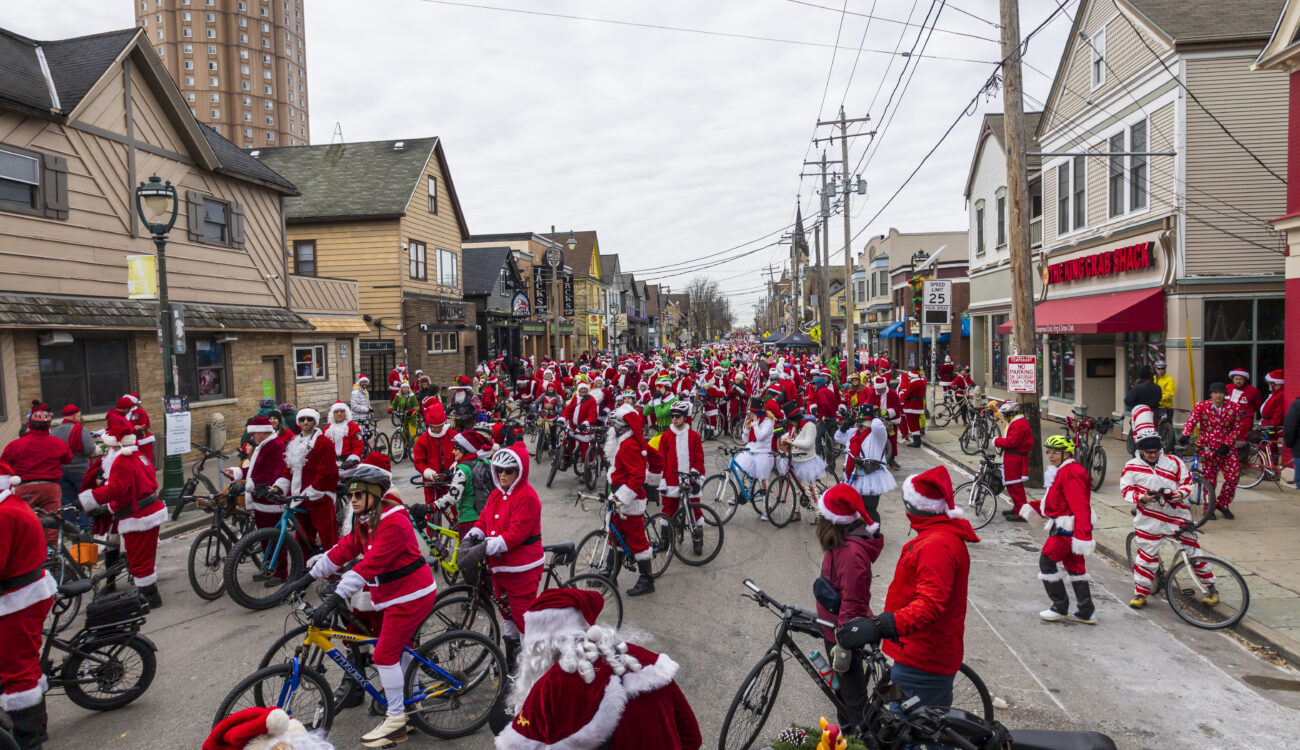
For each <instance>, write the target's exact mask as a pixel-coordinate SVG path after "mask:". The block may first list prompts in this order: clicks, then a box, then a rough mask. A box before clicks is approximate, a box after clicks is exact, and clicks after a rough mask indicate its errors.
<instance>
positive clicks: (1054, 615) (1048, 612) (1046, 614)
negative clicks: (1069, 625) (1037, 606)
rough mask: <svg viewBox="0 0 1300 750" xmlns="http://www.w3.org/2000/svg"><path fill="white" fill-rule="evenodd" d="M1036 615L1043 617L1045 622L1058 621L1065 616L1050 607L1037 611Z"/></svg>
mask: <svg viewBox="0 0 1300 750" xmlns="http://www.w3.org/2000/svg"><path fill="white" fill-rule="evenodd" d="M1038 616H1039V617H1041V618H1043V619H1044V620H1046V621H1047V622H1060V621H1061V620H1064V619H1065V618H1066V617H1067V616H1066V615H1063V614H1061V613H1060V612H1057V611H1056V610H1054V609H1051V608H1048V609H1045V610H1043V611H1042V612H1039V613H1038Z"/></svg>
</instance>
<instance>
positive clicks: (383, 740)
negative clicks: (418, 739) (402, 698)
mask: <svg viewBox="0 0 1300 750" xmlns="http://www.w3.org/2000/svg"><path fill="white" fill-rule="evenodd" d="M406 733H407V724H406V714H398V715H397V716H393V715H391V714H390V715H388V716H385V717H384V720H383V722H382V723H381V724H380V725H379V726H377V727H375V728H374V729H371V730H370V731H369V732H366V733H365V734H363V735H361V746H362V747H392V746H393V745H395V744H397V743H398V742H405V741H406Z"/></svg>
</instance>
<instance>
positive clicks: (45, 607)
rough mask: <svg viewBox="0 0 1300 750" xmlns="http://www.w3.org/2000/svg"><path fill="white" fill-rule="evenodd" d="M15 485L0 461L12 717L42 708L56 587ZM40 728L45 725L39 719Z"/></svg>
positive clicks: (1, 610) (0, 609) (1, 661)
mask: <svg viewBox="0 0 1300 750" xmlns="http://www.w3.org/2000/svg"><path fill="white" fill-rule="evenodd" d="M18 481H19V477H16V476H14V475H13V470H12V469H11V468H9V466H8V465H7V464H5V463H3V462H0V643H4V648H0V685H3V687H4V694H3V696H2V697H0V709H3V710H4V711H6V712H8V713H10V714H14V713H16V712H19V711H24V710H27V709H30V708H32V707H34V706H38V705H40V703H41V701H42V700H43V699H44V695H45V690H46V688H47V685H46V679H45V676H44V675H43V674H42V673H41V659H40V657H41V629H42V628H43V627H44V624H45V615H46V614H47V613H49V611H50V605H51V604H53V601H54V599H53V597H54V592H55V590H56V589H57V588H58V586H57V584H56V583H55V581H54V579H53V578H52V577H51V576H50V574H49V572H48V571H46V570H45V567H44V566H45V558H46V543H45V533H44V530H43V529H42V528H41V523H40V521H39V520H38V519H37V518H36V514H35V513H33V512H32V509H31V508H30V507H28V505H27V503H25V502H24V501H23V499H22V498H21V497H19V496H18V495H17V494H16V493H14V492H13V491H12V490H11V486H12V485H13V484H15V483H17V482H18ZM41 718H42V721H41V722H40V723H42V724H43V723H44V720H43V717H41Z"/></svg>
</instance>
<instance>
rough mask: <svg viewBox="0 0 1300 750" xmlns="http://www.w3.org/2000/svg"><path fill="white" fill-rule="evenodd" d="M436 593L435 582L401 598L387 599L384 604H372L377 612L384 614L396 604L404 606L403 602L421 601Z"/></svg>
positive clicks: (436, 585) (436, 584)
mask: <svg viewBox="0 0 1300 750" xmlns="http://www.w3.org/2000/svg"><path fill="white" fill-rule="evenodd" d="M436 593H438V583H437V581H434V582H432V583H430V584H429V585H428V586H425V587H424V588H422V589H420V590H419V591H412V592H411V593H409V594H402V595H401V596H398V597H394V598H392V599H386V600H384V601H382V602H372V604H373V606H374V608H375V611H376V612H383V611H384V610H385V609H388V608H389V607H391V606H393V605H394V604H402V603H403V602H411V601H415V600H416V599H419V598H421V597H425V596H428V595H430V594H436Z"/></svg>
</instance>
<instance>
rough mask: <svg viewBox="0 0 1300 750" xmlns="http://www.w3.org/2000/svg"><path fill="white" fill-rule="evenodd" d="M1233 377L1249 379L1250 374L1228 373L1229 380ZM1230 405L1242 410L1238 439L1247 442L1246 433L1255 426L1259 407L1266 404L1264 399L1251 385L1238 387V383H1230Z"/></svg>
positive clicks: (1242, 372)
mask: <svg viewBox="0 0 1300 750" xmlns="http://www.w3.org/2000/svg"><path fill="white" fill-rule="evenodd" d="M1233 375H1244V376H1246V377H1247V378H1249V377H1250V374H1249V373H1247V372H1246V371H1245V370H1233V371H1231V372H1229V373H1228V377H1229V379H1231V378H1232V376H1233ZM1228 403H1230V404H1236V405H1237V407H1238V408H1239V409H1241V418H1240V421H1239V424H1240V427H1239V428H1238V430H1237V439H1238V440H1245V439H1246V433H1248V432H1250V428H1251V427H1253V426H1254V425H1255V415H1256V414H1258V413H1259V407H1260V406H1261V405H1262V404H1263V403H1264V399H1263V398H1262V397H1261V396H1260V395H1259V389H1258V388H1256V387H1255V386H1253V385H1251V384H1250V383H1246V384H1245V385H1243V386H1238V385H1237V384H1236V383H1228Z"/></svg>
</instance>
